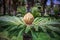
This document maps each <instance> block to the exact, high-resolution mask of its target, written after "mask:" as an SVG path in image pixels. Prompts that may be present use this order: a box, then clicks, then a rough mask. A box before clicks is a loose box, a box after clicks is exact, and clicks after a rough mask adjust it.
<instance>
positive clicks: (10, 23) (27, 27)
mask: <svg viewBox="0 0 60 40" xmlns="http://www.w3.org/2000/svg"><path fill="white" fill-rule="evenodd" d="M28 16H29V15H28ZM55 25H60V19H58V20H57V19H55V18H50V17H49V18H44V17H37V18H35V19H34V21H33V22H32V24H26V23H25V21H24V20H23V17H20V18H19V17H15V16H12V17H11V16H1V17H0V27H1V28H0V32H2V34H4V32H7V33H8V35H7V37H9V38H11V40H23V35H24V34H27V35H29V36H31V37H32V40H52V39H54V38H52V39H50V37H55V38H56V37H57V36H58V35H57V34H56V33H60V27H55ZM49 35H50V36H49ZM55 40H57V39H55Z"/></svg>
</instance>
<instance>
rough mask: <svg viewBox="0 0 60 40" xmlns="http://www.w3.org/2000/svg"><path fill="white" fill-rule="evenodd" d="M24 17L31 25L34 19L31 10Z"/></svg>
mask: <svg viewBox="0 0 60 40" xmlns="http://www.w3.org/2000/svg"><path fill="white" fill-rule="evenodd" d="M23 19H24V22H25V23H26V24H29V25H30V24H32V22H33V21H34V17H33V15H32V14H31V13H30V12H28V13H27V14H26V15H25V16H24V18H23Z"/></svg>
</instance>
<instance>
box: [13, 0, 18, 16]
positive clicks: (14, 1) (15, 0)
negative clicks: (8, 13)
mask: <svg viewBox="0 0 60 40" xmlns="http://www.w3.org/2000/svg"><path fill="white" fill-rule="evenodd" d="M17 2H18V0H13V11H14V14H13V15H16V13H17V12H16V11H17Z"/></svg>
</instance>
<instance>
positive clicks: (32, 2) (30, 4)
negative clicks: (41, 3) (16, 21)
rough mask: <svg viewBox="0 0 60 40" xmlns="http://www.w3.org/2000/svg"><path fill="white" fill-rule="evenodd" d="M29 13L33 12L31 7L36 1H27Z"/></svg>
mask: <svg viewBox="0 0 60 40" xmlns="http://www.w3.org/2000/svg"><path fill="white" fill-rule="evenodd" d="M25 3H26V8H27V12H31V7H32V6H33V5H34V0H25Z"/></svg>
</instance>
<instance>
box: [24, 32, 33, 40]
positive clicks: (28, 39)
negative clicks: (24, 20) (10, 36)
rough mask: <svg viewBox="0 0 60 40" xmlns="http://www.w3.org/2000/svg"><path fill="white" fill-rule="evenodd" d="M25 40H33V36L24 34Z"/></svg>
mask: <svg viewBox="0 0 60 40" xmlns="http://www.w3.org/2000/svg"><path fill="white" fill-rule="evenodd" d="M23 40H32V37H31V35H29V34H26V33H24V35H23Z"/></svg>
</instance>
